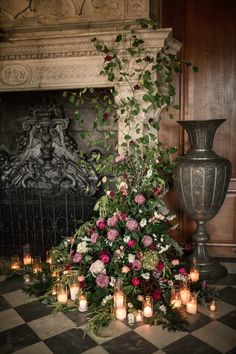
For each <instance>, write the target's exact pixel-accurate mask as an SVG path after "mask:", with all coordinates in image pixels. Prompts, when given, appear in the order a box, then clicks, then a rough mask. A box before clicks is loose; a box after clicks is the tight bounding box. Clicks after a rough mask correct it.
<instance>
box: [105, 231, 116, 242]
mask: <svg viewBox="0 0 236 354" xmlns="http://www.w3.org/2000/svg"><path fill="white" fill-rule="evenodd" d="M118 235H119V232H118V231H117V230H115V229H111V230H109V231H108V233H107V239H108V240H109V241H115V239H116V238H117V237H118Z"/></svg>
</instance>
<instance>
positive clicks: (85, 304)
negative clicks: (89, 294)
mask: <svg viewBox="0 0 236 354" xmlns="http://www.w3.org/2000/svg"><path fill="white" fill-rule="evenodd" d="M78 309H79V311H80V312H85V311H87V310H88V301H87V299H86V296H84V295H81V297H80V299H79V307H78Z"/></svg>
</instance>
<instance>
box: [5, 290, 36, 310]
mask: <svg viewBox="0 0 236 354" xmlns="http://www.w3.org/2000/svg"><path fill="white" fill-rule="evenodd" d="M3 297H4V298H5V299H6V300H7V302H8V303H9V304H10V305H11V306H12V307H16V306H20V305H24V304H27V303H28V302H31V301H34V299H35V298H34V297H31V296H29V295H28V294H26V293H25V292H24V291H23V290H15V291H12V292H10V293H7V294H3Z"/></svg>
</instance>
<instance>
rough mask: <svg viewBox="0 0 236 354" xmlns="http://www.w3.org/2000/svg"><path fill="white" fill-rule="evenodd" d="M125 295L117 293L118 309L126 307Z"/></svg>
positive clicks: (116, 305) (116, 303) (115, 298)
mask: <svg viewBox="0 0 236 354" xmlns="http://www.w3.org/2000/svg"><path fill="white" fill-rule="evenodd" d="M124 300H125V299H124V295H123V293H122V292H117V293H115V295H114V305H115V307H116V308H121V307H123V306H124Z"/></svg>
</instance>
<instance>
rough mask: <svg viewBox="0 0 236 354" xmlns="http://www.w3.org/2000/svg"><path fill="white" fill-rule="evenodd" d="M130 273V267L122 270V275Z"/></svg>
mask: <svg viewBox="0 0 236 354" xmlns="http://www.w3.org/2000/svg"><path fill="white" fill-rule="evenodd" d="M129 271H130V268H129V267H127V266H124V267H123V268H122V270H121V272H122V273H125V274H126V273H129Z"/></svg>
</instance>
